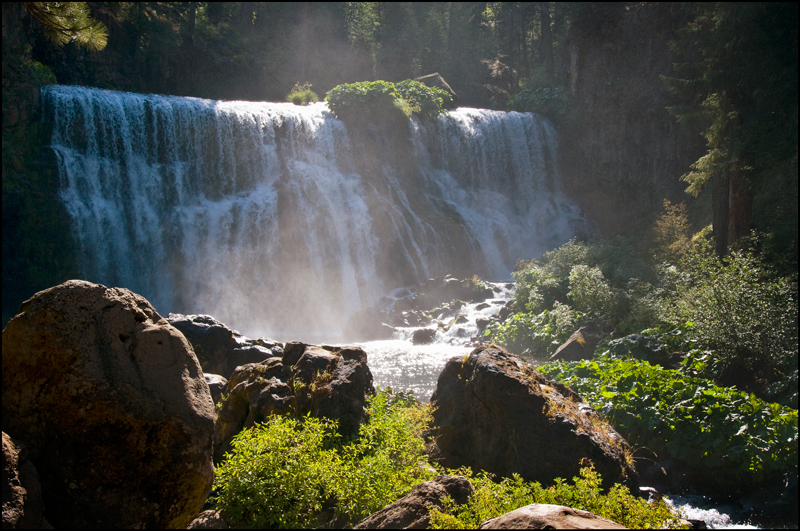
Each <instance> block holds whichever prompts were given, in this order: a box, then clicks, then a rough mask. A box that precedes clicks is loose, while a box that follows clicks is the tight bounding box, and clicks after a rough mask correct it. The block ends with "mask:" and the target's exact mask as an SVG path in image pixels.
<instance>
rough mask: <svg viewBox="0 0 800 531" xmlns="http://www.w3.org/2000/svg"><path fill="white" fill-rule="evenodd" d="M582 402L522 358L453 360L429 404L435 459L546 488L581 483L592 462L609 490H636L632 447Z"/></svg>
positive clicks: (488, 349)
mask: <svg viewBox="0 0 800 531" xmlns="http://www.w3.org/2000/svg"><path fill="white" fill-rule="evenodd" d="M579 402H580V397H579V396H578V395H576V394H575V393H574V392H573V391H572V390H570V389H569V388H568V387H566V386H564V385H563V384H560V383H558V382H554V381H550V380H547V379H545V378H544V377H543V376H542V375H541V374H539V373H538V372H537V371H535V370H534V369H533V368H532V367H531V366H530V365H529V364H528V363H526V362H525V361H524V360H523V359H522V358H520V357H519V356H516V355H514V354H511V353H509V352H508V351H507V350H505V349H503V348H501V347H497V346H495V345H489V346H482V347H478V348H476V349H475V350H473V351H472V353H470V354H469V355H468V356H464V357H463V358H452V359H451V360H450V361H448V362H447V365H446V366H445V368H444V370H443V371H442V374H441V375H440V376H439V382H438V384H437V387H436V392H434V394H433V397H432V398H431V406H432V407H433V418H434V423H433V430H432V433H433V435H434V437H435V441H436V447H435V449H434V452H433V454H432V455H431V459H432V460H436V461H438V462H439V463H440V464H441V465H443V466H445V467H448V468H458V467H461V466H469V467H472V469H473V470H485V471H487V472H491V473H492V474H495V475H497V476H499V477H511V475H512V474H513V473H518V474H519V475H520V476H522V478H523V479H525V480H528V481H539V482H541V483H543V484H547V483H552V481H553V480H554V479H555V478H558V477H561V478H571V477H574V476H577V475H578V473H579V470H580V467H581V461H582V460H588V461H591V462H592V463H593V464H594V466H595V469H596V470H597V471H598V473H599V474H600V475H601V477H602V478H603V481H604V483H606V484H607V486H609V487H610V486H611V484H613V483H625V484H627V485H628V486H631V487H634V486H636V484H637V475H636V471H635V469H634V467H633V463H632V460H631V459H628V458H627V457H626V456H629V455H630V448H629V446H628V443H627V442H626V441H625V440H624V439H623V438H622V437H621V436H620V435H619V434H618V433H617V432H616V431H615V430H614V428H612V427H611V426H610V425H608V424H606V423H605V422H602V421H601V420H600V418H599V417H598V416H597V414H596V413H595V412H594V411H593V410H592V409H591V408H589V407H588V406H585V407H584V406H582V405H581V404H580V403H579ZM584 462H586V461H584Z"/></svg>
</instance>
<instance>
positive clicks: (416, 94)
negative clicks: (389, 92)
mask: <svg viewBox="0 0 800 531" xmlns="http://www.w3.org/2000/svg"><path fill="white" fill-rule="evenodd" d="M395 88H396V89H397V93H398V94H399V95H400V97H401V98H403V99H405V100H407V101H409V102H411V105H413V107H414V109H415V110H414V112H415V113H417V114H418V115H419V116H422V117H425V118H435V117H437V116H439V115H440V114H447V109H448V108H450V107H451V106H452V104H453V98H452V96H450V93H449V92H447V91H446V90H443V89H440V88H439V87H429V86H427V85H425V84H423V83H420V82H419V81H414V80H411V79H406V80H405V81H401V82H400V83H397V84H396V85H395Z"/></svg>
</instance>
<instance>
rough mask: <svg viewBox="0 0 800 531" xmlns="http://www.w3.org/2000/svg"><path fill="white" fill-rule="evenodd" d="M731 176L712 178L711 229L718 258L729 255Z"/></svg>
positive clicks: (722, 175)
mask: <svg viewBox="0 0 800 531" xmlns="http://www.w3.org/2000/svg"><path fill="white" fill-rule="evenodd" d="M729 195H730V176H729V175H727V174H716V175H714V176H713V177H712V178H711V227H712V229H713V231H714V249H715V250H716V252H717V256H725V255H726V254H728V209H729V208H730V202H729V199H728V198H729Z"/></svg>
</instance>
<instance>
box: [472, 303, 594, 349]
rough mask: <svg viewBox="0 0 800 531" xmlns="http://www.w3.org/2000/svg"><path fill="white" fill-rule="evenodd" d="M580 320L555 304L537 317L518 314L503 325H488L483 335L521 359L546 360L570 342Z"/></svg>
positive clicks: (579, 316)
mask: <svg viewBox="0 0 800 531" xmlns="http://www.w3.org/2000/svg"><path fill="white" fill-rule="evenodd" d="M583 320H584V319H583V316H582V315H581V314H579V313H577V312H575V311H574V310H573V309H572V308H570V307H569V306H567V305H566V304H559V303H555V305H554V307H553V309H552V310H544V311H543V312H541V313H539V314H534V313H517V314H516V315H513V316H512V317H511V318H509V319H508V320H507V321H505V322H503V323H492V324H490V325H489V326H488V327H487V328H486V330H485V331H484V333H483V335H484V337H486V338H487V339H488V340H489V341H491V342H493V343H497V344H499V345H502V346H504V347H506V348H507V349H509V350H510V351H511V352H515V353H518V354H520V355H522V356H524V357H531V358H539V359H542V358H546V357H548V356H550V355H552V354H553V353H554V352H555V351H556V349H557V348H558V346H559V345H560V344H562V343H563V342H564V341H566V340H567V339H569V336H570V335H571V334H572V333H573V332H574V331H575V330H577V329H578V328H579V327H580V325H581V324H582V322H583Z"/></svg>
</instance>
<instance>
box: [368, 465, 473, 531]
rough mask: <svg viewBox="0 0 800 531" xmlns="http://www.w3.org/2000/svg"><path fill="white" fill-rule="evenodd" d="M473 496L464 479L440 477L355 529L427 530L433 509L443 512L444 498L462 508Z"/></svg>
mask: <svg viewBox="0 0 800 531" xmlns="http://www.w3.org/2000/svg"><path fill="white" fill-rule="evenodd" d="M474 492H475V489H474V488H472V484H471V483H470V482H469V480H467V478H465V477H463V476H437V477H435V478H433V479H432V480H431V481H424V482H422V483H420V484H419V485H417V486H416V487H414V488H413V489H412V490H411V492H409V493H408V494H406V495H405V496H403V497H402V498H400V499H399V500H397V501H396V502H394V503H391V504H389V505H387V506H386V507H384V508H383V509H381V510H380V511H378V512H377V513H374V514H371V515H370V516H368V517H367V518H365V519H364V520H362V521H360V522H359V523H358V524H356V526H355V527H354V529H427V528H428V524H429V523H430V521H431V515H430V511H429V508H430V507H436V508H438V509H439V510H443V507H442V500H443V499H444V497H445V496H450V497H451V498H452V499H453V501H454V502H456V503H457V504H459V505H463V504H465V503H467V500H468V499H469V497H470V496H471V495H472V494H473V493H474Z"/></svg>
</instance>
